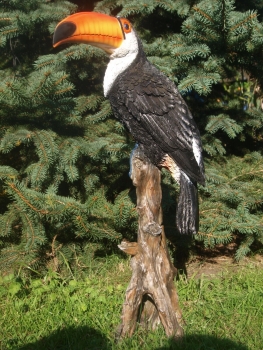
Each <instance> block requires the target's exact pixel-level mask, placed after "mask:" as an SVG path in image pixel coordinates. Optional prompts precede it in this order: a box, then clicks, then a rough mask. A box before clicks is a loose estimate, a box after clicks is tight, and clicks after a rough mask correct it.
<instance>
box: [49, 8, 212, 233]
mask: <svg viewBox="0 0 263 350" xmlns="http://www.w3.org/2000/svg"><path fill="white" fill-rule="evenodd" d="M64 43H86V44H89V45H93V46H96V47H99V48H100V49H102V50H104V51H105V52H106V53H107V54H108V55H109V59H110V60H109V64H108V66H107V68H106V72H105V76H104V82H103V88H104V95H105V97H107V98H108V99H109V100H110V104H111V107H112V110H113V112H114V115H115V117H117V118H118V119H119V120H120V122H121V123H122V124H123V125H124V126H125V127H126V128H127V129H128V130H129V132H130V133H131V134H132V135H133V138H134V139H135V141H136V143H137V144H138V146H139V147H140V148H141V150H142V151H143V152H144V154H145V155H146V156H147V157H148V159H149V160H150V161H151V162H152V163H153V164H154V165H156V166H157V167H159V168H161V167H165V168H167V169H169V171H170V172H171V174H172V176H173V178H174V179H175V180H176V181H177V182H178V184H179V185H180V192H179V197H178V200H177V208H176V227H177V230H178V232H179V233H181V234H196V233H197V232H198V226H199V206H198V192H197V183H200V184H201V185H203V186H204V185H205V173H204V164H203V157H202V144H201V140H200V133H199V130H198V128H197V125H196V123H195V121H194V119H193V116H192V114H191V112H190V110H189V108H188V107H187V104H186V102H185V101H184V99H183V98H182V96H181V95H180V93H179V91H178V88H177V87H176V85H175V84H174V82H172V81H171V80H170V79H169V78H168V77H166V76H165V75H164V74H163V73H162V72H161V71H160V70H158V69H157V68H156V67H155V66H154V65H153V64H151V63H150V62H149V60H148V59H147V57H146V55H145V53H144V50H143V46H142V43H141V40H140V39H139V37H138V35H137V33H136V31H135V30H134V28H133V26H132V24H131V23H130V21H129V20H127V19H126V18H120V17H112V16H109V15H106V14H102V13H96V12H79V13H75V14H73V15H70V16H68V17H67V18H65V19H64V20H62V21H61V22H60V23H58V25H57V27H56V28H55V32H54V36H53V46H54V47H57V46H59V45H61V44H64Z"/></svg>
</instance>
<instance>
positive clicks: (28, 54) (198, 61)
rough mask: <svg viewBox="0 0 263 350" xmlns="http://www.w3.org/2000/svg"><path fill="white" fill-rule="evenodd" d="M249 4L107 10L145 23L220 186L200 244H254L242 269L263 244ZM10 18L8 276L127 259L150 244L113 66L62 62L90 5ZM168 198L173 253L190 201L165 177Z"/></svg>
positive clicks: (6, 45)
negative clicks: (140, 224)
mask: <svg viewBox="0 0 263 350" xmlns="http://www.w3.org/2000/svg"><path fill="white" fill-rule="evenodd" d="M242 4H243V2H240V3H239V7H238V9H239V10H240V11H237V10H236V8H235V6H236V5H237V4H235V2H234V1H232V0H213V1H211V0H203V1H199V2H197V3H196V2H195V1H191V0H178V1H170V0H164V1H162V0H161V1H160V0H145V1H128V0H118V1H111V0H102V1H99V2H98V3H97V4H96V7H95V8H94V10H95V11H99V12H104V13H109V14H114V15H116V14H118V15H120V16H126V17H128V18H130V19H131V21H132V22H133V23H134V25H135V27H136V30H137V32H138V33H139V35H140V37H141V38H142V40H143V44H144V48H145V51H146V54H147V56H148V57H149V59H150V60H151V62H152V63H153V64H155V65H156V66H157V67H158V68H159V69H160V70H162V71H163V72H164V73H165V74H166V75H168V76H169V77H170V79H172V80H174V81H175V83H176V84H177V85H178V86H179V89H180V91H181V92H182V94H183V95H184V97H185V99H186V100H187V103H188V104H189V106H190V107H191V109H192V110H193V114H194V116H195V120H196V121H197V123H198V125H199V128H200V131H201V134H202V140H203V147H204V152H205V154H204V155H205V161H206V174H207V186H206V187H205V188H202V187H200V233H199V235H197V237H196V239H197V240H200V241H203V242H204V244H205V246H210V247H213V246H214V245H215V244H227V243H228V242H231V241H233V240H235V241H237V242H240V243H239V246H238V249H237V252H236V257H237V259H240V258H242V257H243V256H245V255H246V254H247V253H249V252H250V249H251V246H253V245H258V244H262V243H263V230H262V227H263V225H262V224H263V223H262V204H263V197H262V190H263V188H262V187H263V186H262V184H263V182H262V177H263V160H262V140H263V138H262V121H263V113H262V105H261V97H262V92H261V91H262V90H261V89H262V84H263V65H262V64H260V60H261V58H262V47H263V26H262V23H261V21H260V20H259V18H260V17H258V15H257V12H256V9H258V10H259V11H260V10H261V9H260V7H258V6H259V5H258V4H256V3H255V7H253V6H252V5H251V7H249V8H247V5H246V4H245V3H244V6H241V5H242ZM257 5H258V6H257ZM81 9H82V10H85V8H81ZM0 10H1V18H0V53H1V56H0V57H1V58H0V67H1V70H0V77H1V80H0V228H1V229H0V249H1V255H0V263H1V265H2V267H3V268H5V267H9V266H13V267H14V266H30V267H31V268H36V267H38V266H45V264H48V263H49V262H50V261H53V262H54V261H56V268H59V265H60V263H61V260H63V259H62V256H64V258H65V259H66V260H67V261H70V262H72V263H73V262H75V263H76V255H77V254H80V252H82V253H83V254H85V249H88V248H87V245H86V242H87V241H88V240H92V241H100V242H102V244H104V247H106V246H107V244H108V243H109V242H111V241H112V242H113V243H114V245H115V246H116V241H118V240H119V239H121V237H127V238H131V237H134V235H135V234H136V225H137V223H136V222H137V217H136V215H137V214H136V210H135V201H134V195H133V192H134V190H133V188H132V184H131V181H130V179H129V177H128V172H129V155H130V152H131V150H132V148H133V140H132V139H131V137H130V135H129V134H128V133H127V132H126V130H124V129H123V127H122V126H121V125H120V124H119V123H118V122H117V121H116V120H115V119H114V118H113V115H112V111H111V108H110V105H109V102H108V101H107V100H105V98H104V97H103V92H102V80H103V75H104V71H105V66H106V64H107V62H108V58H107V57H106V55H105V54H104V53H103V52H102V51H100V50H99V49H96V48H93V47H91V46H87V45H71V46H67V47H62V48H59V49H55V50H54V49H52V33H53V31H54V28H55V25H56V24H57V22H58V21H60V20H61V19H63V18H64V17H66V16H67V15H68V14H70V13H73V12H75V11H77V6H76V5H74V4H73V3H72V2H70V1H61V0H56V1H53V2H51V1H45V0H28V1H25V2H24V1H23V2H22V1H20V0H8V1H1V2H0ZM163 188H164V199H163V208H164V213H165V222H166V223H167V224H168V225H167V229H166V233H167V234H168V236H169V238H170V239H171V240H173V239H174V237H175V224H174V218H175V213H174V210H175V199H176V194H177V192H178V189H177V187H176V185H175V184H174V183H173V182H172V180H171V179H170V176H169V175H168V174H167V172H165V171H163ZM133 239H134V238H133ZM105 249H106V248H105Z"/></svg>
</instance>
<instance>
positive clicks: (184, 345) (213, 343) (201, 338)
mask: <svg viewBox="0 0 263 350" xmlns="http://www.w3.org/2000/svg"><path fill="white" fill-rule="evenodd" d="M154 350H249V349H248V347H247V346H245V345H243V344H240V343H236V342H234V341H232V340H230V339H226V338H217V337H214V336H211V335H202V334H190V335H186V336H185V337H184V338H183V340H181V341H176V342H175V341H173V340H168V341H167V345H165V346H162V347H158V348H155V349H154Z"/></svg>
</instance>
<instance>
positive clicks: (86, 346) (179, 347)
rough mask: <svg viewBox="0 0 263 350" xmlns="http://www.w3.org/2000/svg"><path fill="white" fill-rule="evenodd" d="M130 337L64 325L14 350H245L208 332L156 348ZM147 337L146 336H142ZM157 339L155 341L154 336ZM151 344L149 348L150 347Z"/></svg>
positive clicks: (246, 349)
mask: <svg viewBox="0 0 263 350" xmlns="http://www.w3.org/2000/svg"><path fill="white" fill-rule="evenodd" d="M135 338H136V334H135V335H134V337H131V338H129V339H125V340H123V341H121V342H120V343H119V344H116V345H115V344H114V345H113V344H112V343H111V342H110V341H109V340H108V339H107V338H106V337H105V336H104V335H103V334H102V333H101V332H100V331H98V330H95V329H93V328H90V327H87V326H83V327H77V328H75V327H68V328H64V329H61V330H57V331H55V332H54V333H52V334H50V335H49V336H47V337H43V338H42V339H40V340H39V341H36V342H34V343H30V344H27V345H24V346H22V347H19V348H16V349H17V350H60V349H61V350H62V349H63V350H114V349H116V350H117V349H119V350H121V349H122V350H126V349H131V350H135V349H136V350H137V349H141V350H143V349H150V348H151V349H152V350H248V347H246V346H245V345H242V344H240V343H236V342H233V341H232V340H230V339H220V338H217V337H214V336H210V335H201V334H191V335H186V336H185V337H184V338H183V340H181V341H176V342H175V341H173V340H171V339H167V342H166V345H164V346H162V347H156V345H154V343H153V341H152V339H151V340H150V339H144V340H143V339H142V338H140V340H138V341H136V339H135ZM145 338H147V336H146V337H145ZM156 341H157V342H158V340H157V339H156ZM149 343H151V344H152V345H151V346H152V347H150V345H149Z"/></svg>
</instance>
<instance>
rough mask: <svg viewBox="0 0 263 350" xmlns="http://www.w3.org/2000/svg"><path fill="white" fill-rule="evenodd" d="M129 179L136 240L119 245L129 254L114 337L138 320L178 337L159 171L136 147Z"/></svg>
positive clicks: (179, 326) (180, 332)
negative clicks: (126, 283) (132, 189)
mask: <svg viewBox="0 0 263 350" xmlns="http://www.w3.org/2000/svg"><path fill="white" fill-rule="evenodd" d="M131 179H132V181H133V184H134V186H136V195H137V210H138V213H139V227H138V240H137V242H127V241H123V242H122V243H121V244H120V245H119V248H120V249H121V250H123V251H124V252H126V253H127V254H130V255H132V256H133V257H132V258H131V268H132V277H131V281H130V283H129V286H128V288H127V290H126V294H125V301H124V304H123V309H122V316H121V319H122V323H121V325H120V327H119V330H118V334H117V337H118V338H122V337H125V336H131V335H132V334H133V332H134V330H135V327H136V324H137V322H140V324H141V325H142V326H144V327H146V328H147V329H155V328H156V327H157V326H158V325H159V324H160V323H162V325H163V326H164V329H165V332H166V334H167V336H169V337H171V336H174V337H177V338H179V337H181V336H182V335H183V329H182V323H183V319H182V313H181V310H180V307H179V302H178V295H177V292H176V288H175V285H174V283H173V281H174V277H175V275H176V269H175V267H174V266H173V264H172V262H171V260H170V257H169V252H168V249H167V244H166V238H165V233H164V229H163V225H162V208H161V199H162V190H161V173H160V170H159V169H158V168H157V167H156V166H154V165H153V164H152V163H151V162H150V160H149V159H148V158H147V157H146V156H145V155H144V153H143V152H142V150H140V148H139V147H138V148H136V149H135V150H134V151H133V154H132V157H131Z"/></svg>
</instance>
